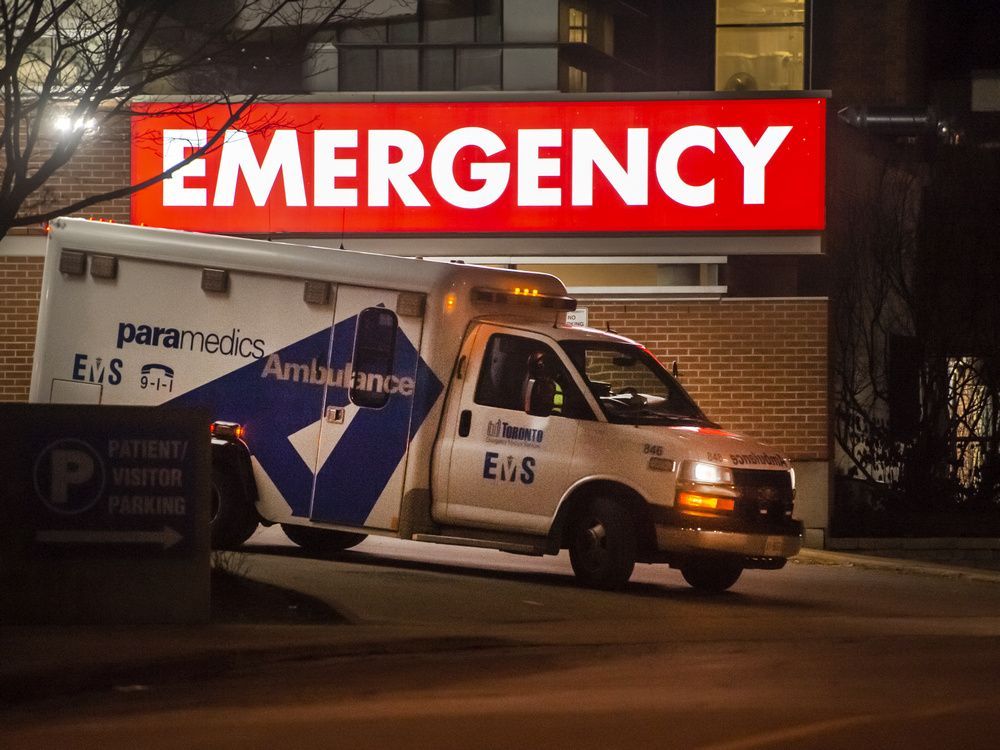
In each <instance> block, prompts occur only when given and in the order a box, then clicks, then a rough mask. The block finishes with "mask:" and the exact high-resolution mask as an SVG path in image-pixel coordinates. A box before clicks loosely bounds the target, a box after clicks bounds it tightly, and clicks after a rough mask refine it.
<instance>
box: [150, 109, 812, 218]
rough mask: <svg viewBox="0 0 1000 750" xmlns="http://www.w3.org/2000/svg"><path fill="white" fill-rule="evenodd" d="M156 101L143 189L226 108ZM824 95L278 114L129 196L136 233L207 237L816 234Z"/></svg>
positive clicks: (234, 129)
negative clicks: (167, 231) (154, 230)
mask: <svg viewBox="0 0 1000 750" xmlns="http://www.w3.org/2000/svg"><path fill="white" fill-rule="evenodd" d="M178 106H179V105H177V104H146V105H140V106H139V107H138V108H137V114H136V115H135V116H134V117H133V121H132V181H133V184H137V183H140V182H142V181H145V180H147V179H149V178H152V177H155V176H156V175H158V174H160V173H161V172H163V171H165V170H168V169H170V168H171V167H174V166H176V165H177V164H178V163H179V162H181V161H183V160H184V159H185V158H187V157H188V156H190V155H191V154H192V153H193V150H195V149H197V148H199V147H201V146H204V145H205V144H208V143H210V142H211V141H212V139H213V137H214V136H216V135H218V133H219V129H220V127H222V126H223V125H224V123H225V120H226V118H227V116H228V113H229V110H228V108H226V107H222V106H208V107H202V108H199V109H191V110H190V111H188V112H181V111H179V110H178ZM825 124H826V101H825V100H824V99H821V98H815V97H803V98H782V99H742V100H729V99H704V100H683V101H677V100H671V101H648V100H624V101H548V102H393V103H329V104H315V103H294V102H293V103H281V104H278V103H268V104H258V105H255V106H254V107H253V108H252V110H250V111H249V112H248V113H247V114H246V116H245V117H243V118H242V119H241V120H239V121H238V122H236V123H234V124H232V125H230V126H229V127H228V128H227V129H226V132H225V133H224V134H223V135H222V137H220V138H218V139H217V141H216V142H215V145H213V146H212V147H211V148H210V149H209V150H208V151H207V153H205V154H204V155H201V156H199V157H198V158H196V159H194V160H193V161H191V162H190V163H188V164H186V165H184V166H182V167H180V168H178V169H176V170H175V171H174V172H173V173H172V175H171V176H170V177H169V178H167V179H165V180H163V181H162V182H159V183H157V184H155V185H154V186H152V187H150V188H147V189H145V190H142V191H140V192H138V193H136V194H135V195H133V197H132V221H133V223H137V224H147V225H154V226H163V227H171V228H177V229H189V230H197V231H211V232H231V233H240V234H252V233H262V234H270V233H283V232H293V233H300V234H301V233H308V234H334V235H339V234H401V233H415V234H420V233H431V234H448V233H477V234H478V233H496V234H512V233H529V234H549V233H558V234H565V233H590V232H613V233H633V232H634V233H662V232H704V231H710V232H716V231H724V232H728V231H779V230H798V231H818V230H821V229H823V227H824V221H825V205H824V183H825V159H826V156H825Z"/></svg>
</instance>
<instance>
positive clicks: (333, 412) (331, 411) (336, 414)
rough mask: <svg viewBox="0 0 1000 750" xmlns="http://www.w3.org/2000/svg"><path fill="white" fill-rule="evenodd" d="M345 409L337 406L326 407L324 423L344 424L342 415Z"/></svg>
mask: <svg viewBox="0 0 1000 750" xmlns="http://www.w3.org/2000/svg"><path fill="white" fill-rule="evenodd" d="M345 412H346V409H342V408H340V407H338V406H328V407H326V421H327V422H329V423H330V424H344V413H345Z"/></svg>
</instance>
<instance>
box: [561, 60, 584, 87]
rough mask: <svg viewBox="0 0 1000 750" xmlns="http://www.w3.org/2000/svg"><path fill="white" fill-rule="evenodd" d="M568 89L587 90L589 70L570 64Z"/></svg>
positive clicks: (567, 79) (567, 77) (567, 78)
mask: <svg viewBox="0 0 1000 750" xmlns="http://www.w3.org/2000/svg"><path fill="white" fill-rule="evenodd" d="M566 73H567V75H566V90H567V91H586V90H587V71H586V70H580V69H579V68H574V67H573V66H572V65H570V66H569V67H568V68H567V71H566Z"/></svg>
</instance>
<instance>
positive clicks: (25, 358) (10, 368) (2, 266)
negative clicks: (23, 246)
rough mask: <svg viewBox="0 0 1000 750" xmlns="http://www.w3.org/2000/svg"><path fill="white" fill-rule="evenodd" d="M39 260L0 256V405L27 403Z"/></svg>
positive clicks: (40, 265) (39, 279) (39, 277)
mask: <svg viewBox="0 0 1000 750" xmlns="http://www.w3.org/2000/svg"><path fill="white" fill-rule="evenodd" d="M42 261H43V259H42V258H22V257H13V256H2V255H0V401H27V400H28V387H29V385H30V384H31V357H32V352H34V349H35V322H36V320H37V318H38V300H39V291H40V290H41V288H42Z"/></svg>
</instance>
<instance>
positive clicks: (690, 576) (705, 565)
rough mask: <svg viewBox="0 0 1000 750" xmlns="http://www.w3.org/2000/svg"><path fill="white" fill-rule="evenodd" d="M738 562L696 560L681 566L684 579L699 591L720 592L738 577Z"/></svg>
mask: <svg viewBox="0 0 1000 750" xmlns="http://www.w3.org/2000/svg"><path fill="white" fill-rule="evenodd" d="M742 573H743V568H742V566H740V565H739V563H734V562H727V561H725V560H697V561H694V562H689V563H687V564H686V565H684V566H683V567H682V568H681V575H682V576H684V580H685V581H687V582H688V583H689V584H691V586H693V587H694V588H696V589H698V590H699V591H705V592H708V593H712V594H721V593H722V592H723V591H725V590H726V589H728V588H729V587H730V586H732V585H733V584H734V583H736V582H737V581H738V580H739V579H740V575H742Z"/></svg>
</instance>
